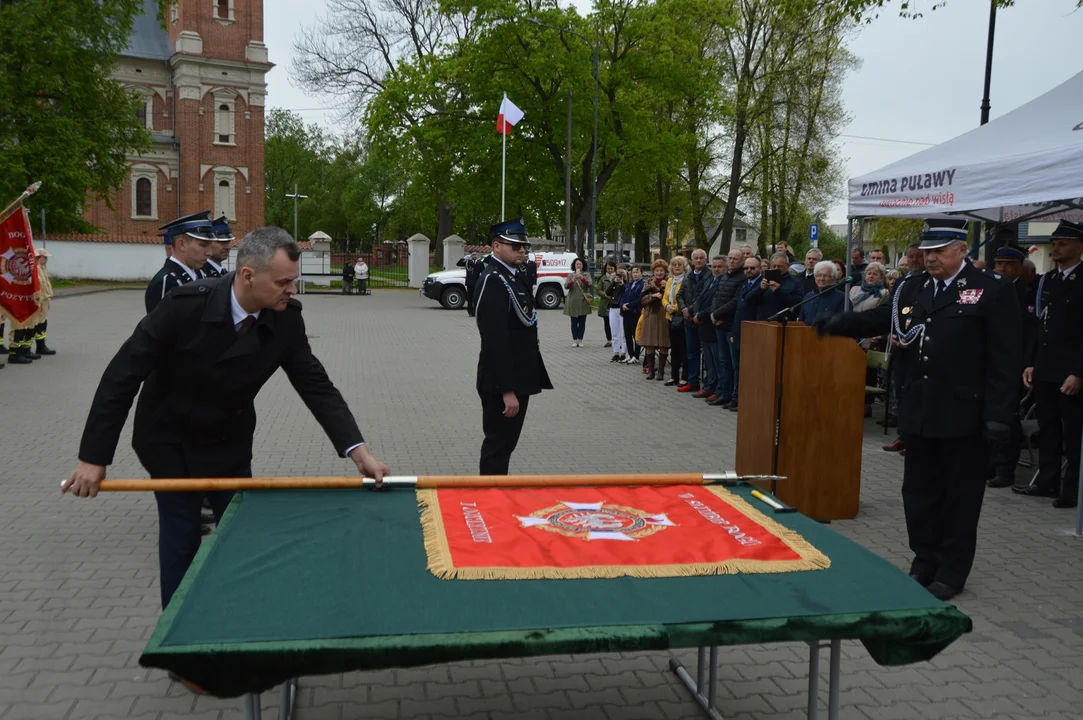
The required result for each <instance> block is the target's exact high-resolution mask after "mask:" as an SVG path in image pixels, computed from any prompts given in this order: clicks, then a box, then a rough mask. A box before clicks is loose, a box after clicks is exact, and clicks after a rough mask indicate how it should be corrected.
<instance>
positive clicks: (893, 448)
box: [880, 438, 906, 452]
mask: <svg viewBox="0 0 1083 720" xmlns="http://www.w3.org/2000/svg"><path fill="white" fill-rule="evenodd" d="M880 449H881V450H886V451H887V452H899V451H900V450H905V449H906V443H904V442H903V441H902V438H895V442H893V443H891V444H889V445H881V446H880Z"/></svg>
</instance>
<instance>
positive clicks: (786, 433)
mask: <svg viewBox="0 0 1083 720" xmlns="http://www.w3.org/2000/svg"><path fill="white" fill-rule="evenodd" d="M783 332H785V333H786V343H785V344H786V347H785V356H784V357H783V352H782V337H783V336H782V334H783ZM780 373H781V375H782V381H783V382H782V416H781V417H782V420H781V423H778V438H779V447H778V474H779V475H783V476H785V477H786V478H787V479H786V480H780V481H779V482H778V485H777V490H776V493H777V495H778V498H779V499H780V500H782V501H783V502H785V503H786V504H787V505H792V506H794V507H796V508H797V509H798V510H799V511H800V512H801V513H802V514H804V515H807V516H808V517H811V518H815V519H817V520H839V519H846V518H852V517H855V516H857V511H858V503H859V500H860V493H861V439H862V434H863V433H864V427H865V420H864V412H863V411H864V395H865V353H864V351H862V349H861V348H860V346H858V344H857V343H856V342H855V341H854V340H852V339H850V338H841V337H824V338H819V337H817V336H816V330H815V329H814V328H810V327H806V326H804V325H802V324H800V323H791V324H789V325H787V326H786V327H785V328H783V326H782V325H779V324H778V323H771V322H746V323H744V324H743V325H742V326H741V373H740V383H741V384H740V388H739V390H738V397H739V398H740V404H741V408H740V410H739V411H738V413H737V463H736V470H737V473H738V474H740V475H769V474H771V470H772V465H773V460H774V452H775V431H776V423H777V420H778V394H779V383H778V379H779V375H780ZM763 486H764V487H765V488H768V486H769V483H767V484H764V485H763Z"/></svg>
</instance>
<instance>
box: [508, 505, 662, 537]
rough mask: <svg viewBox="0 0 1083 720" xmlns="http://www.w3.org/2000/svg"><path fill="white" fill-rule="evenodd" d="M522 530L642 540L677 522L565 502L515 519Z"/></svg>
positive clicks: (635, 511) (631, 511)
mask: <svg viewBox="0 0 1083 720" xmlns="http://www.w3.org/2000/svg"><path fill="white" fill-rule="evenodd" d="M515 517H516V519H517V520H518V521H519V522H521V523H522V526H523V527H536V528H539V529H542V530H549V531H550V532H556V533H560V534H561V535H564V536H565V537H573V538H582V539H583V540H625V541H627V540H639V539H640V538H643V537H647V536H648V535H653V534H654V533H656V532H659V531H661V530H664V529H665V528H667V527H676V526H677V523H675V522H673V521H672V520H670V519H669V518H668V517H666V514H665V513H649V512H645V511H643V510H638V509H636V508H630V507H624V506H621V505H611V504H609V503H607V502H604V501H603V502H596V503H573V502H562V503H560V504H559V505H554V506H553V507H550V508H545V509H544V510H538V511H536V512H533V513H531V514H530V515H529V516H527V517H522V516H518V515H517V516H515Z"/></svg>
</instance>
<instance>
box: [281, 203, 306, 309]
mask: <svg viewBox="0 0 1083 720" xmlns="http://www.w3.org/2000/svg"><path fill="white" fill-rule="evenodd" d="M286 197H288V198H293V239H294V240H295V241H296V242H301V241H300V240H299V239H298V238H297V201H298V200H305V199H306V198H308V195H301V194H300V193H299V192H298V190H297V183H294V184H293V192H292V193H286ZM301 257H302V258H303V257H304V256H303V255H302V256H301ZM301 265H302V263H301V261H300V260H298V261H297V285H298V287H299V288H300V292H301V294H302V295H304V294H305V278H304V271H303V270H302V268H301Z"/></svg>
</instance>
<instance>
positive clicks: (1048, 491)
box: [1012, 485, 1060, 498]
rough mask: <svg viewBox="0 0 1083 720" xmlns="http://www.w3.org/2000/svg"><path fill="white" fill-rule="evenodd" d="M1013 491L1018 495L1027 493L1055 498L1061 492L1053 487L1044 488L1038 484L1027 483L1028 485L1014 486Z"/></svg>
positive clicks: (1028, 494)
mask: <svg viewBox="0 0 1083 720" xmlns="http://www.w3.org/2000/svg"><path fill="white" fill-rule="evenodd" d="M1012 492H1013V493H1015V494H1016V495H1026V496H1027V497H1043V498H1055V497H1057V496H1058V495H1060V493H1059V492H1058V491H1056V490H1054V489H1053V488H1043V487H1038V486H1037V485H1027V486H1026V487H1013V488H1012Z"/></svg>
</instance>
